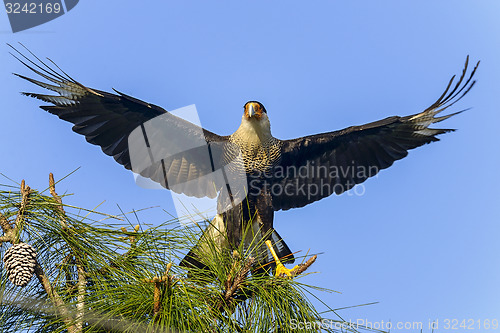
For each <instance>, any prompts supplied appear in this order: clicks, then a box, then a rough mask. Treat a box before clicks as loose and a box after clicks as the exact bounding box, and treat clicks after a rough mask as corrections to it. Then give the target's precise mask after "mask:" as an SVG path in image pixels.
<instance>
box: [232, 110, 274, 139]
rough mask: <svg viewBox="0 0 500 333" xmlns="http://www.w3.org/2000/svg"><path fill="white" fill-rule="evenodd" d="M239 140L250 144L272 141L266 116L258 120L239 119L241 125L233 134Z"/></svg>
mask: <svg viewBox="0 0 500 333" xmlns="http://www.w3.org/2000/svg"><path fill="white" fill-rule="evenodd" d="M234 135H236V136H237V137H238V138H239V139H242V140H244V141H246V142H248V143H250V144H252V143H256V144H258V143H265V142H269V141H270V140H272V139H273V136H272V135H271V124H270V122H269V118H267V115H262V118H261V119H260V120H257V119H254V118H250V119H248V118H246V117H245V116H243V117H242V118H241V125H240V127H238V129H237V130H236V132H234Z"/></svg>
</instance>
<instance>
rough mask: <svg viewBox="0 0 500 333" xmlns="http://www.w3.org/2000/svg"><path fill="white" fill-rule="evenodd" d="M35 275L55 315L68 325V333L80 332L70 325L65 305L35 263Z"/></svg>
mask: <svg viewBox="0 0 500 333" xmlns="http://www.w3.org/2000/svg"><path fill="white" fill-rule="evenodd" d="M35 275H36V277H37V278H38V281H39V282H40V284H41V285H42V287H43V289H44V290H45V292H46V293H47V296H49V299H50V300H51V301H52V303H53V304H54V305H55V307H56V311H57V313H58V314H59V315H60V316H61V318H62V319H63V320H64V322H65V323H66V324H67V325H68V331H69V332H70V333H79V332H80V331H81V330H78V329H77V328H76V327H75V326H74V325H72V319H71V316H70V314H69V312H68V309H67V308H66V304H65V303H64V301H63V300H62V298H61V296H60V295H59V294H58V293H57V291H56V290H55V289H54V288H53V287H52V285H51V284H50V281H49V279H48V277H47V276H46V275H45V273H44V272H43V269H42V266H40V264H39V263H38V261H37V262H36V265H35Z"/></svg>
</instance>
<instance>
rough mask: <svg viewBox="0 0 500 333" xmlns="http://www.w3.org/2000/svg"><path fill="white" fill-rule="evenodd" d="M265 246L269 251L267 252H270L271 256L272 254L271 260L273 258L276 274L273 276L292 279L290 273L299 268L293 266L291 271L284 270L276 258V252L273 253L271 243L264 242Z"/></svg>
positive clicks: (268, 241)
mask: <svg viewBox="0 0 500 333" xmlns="http://www.w3.org/2000/svg"><path fill="white" fill-rule="evenodd" d="M266 246H267V248H268V249H269V251H270V252H271V254H272V256H273V258H274V261H275V262H276V274H275V275H276V276H288V277H292V272H293V271H294V270H296V269H297V268H299V266H295V267H294V268H292V269H288V268H286V267H285V266H283V264H282V263H281V261H280V260H279V258H278V256H277V255H276V252H274V248H273V245H272V243H271V241H270V240H267V241H266Z"/></svg>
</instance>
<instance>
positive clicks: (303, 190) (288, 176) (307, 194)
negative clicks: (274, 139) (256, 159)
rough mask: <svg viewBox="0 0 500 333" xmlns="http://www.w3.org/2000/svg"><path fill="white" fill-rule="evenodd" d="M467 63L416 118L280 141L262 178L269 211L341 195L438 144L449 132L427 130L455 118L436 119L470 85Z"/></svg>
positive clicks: (379, 122) (376, 122)
mask: <svg viewBox="0 0 500 333" xmlns="http://www.w3.org/2000/svg"><path fill="white" fill-rule="evenodd" d="M468 60H469V57H467V61H466V63H465V68H464V70H463V73H462V76H461V77H460V78H459V80H458V82H457V83H456V85H455V86H454V87H453V88H451V87H452V83H453V81H454V77H453V78H452V79H451V80H450V82H449V84H448V86H447V88H446V90H445V91H444V93H443V94H442V95H441V97H440V98H439V99H438V100H437V101H436V102H435V103H433V104H432V105H431V106H429V107H428V108H427V109H425V110H424V111H422V112H420V113H417V114H414V115H410V116H405V117H399V116H394V117H389V118H386V119H382V120H379V121H375V122H372V123H368V124H365V125H361V126H352V127H348V128H345V129H343V130H340V131H334V132H329V133H322V134H316V135H310V136H306V137H302V138H297V139H292V140H285V141H282V153H281V163H280V164H279V165H277V166H276V167H275V169H273V170H272V172H271V173H270V174H269V175H266V179H267V180H268V182H269V184H268V185H269V191H270V192H271V193H272V196H273V198H272V202H273V208H274V210H287V209H290V208H295V207H302V206H305V205H307V204H309V203H311V202H314V201H317V200H320V199H322V198H325V197H327V196H329V195H331V194H333V193H336V194H341V193H343V192H345V191H347V190H349V189H351V188H352V187H354V185H356V184H359V183H362V182H364V181H365V180H366V179H368V178H369V177H372V176H374V175H376V174H377V173H378V172H379V171H380V170H382V169H385V168H388V167H389V166H391V165H392V164H393V163H394V161H396V160H399V159H401V158H403V157H405V156H406V155H408V150H410V149H413V148H416V147H419V146H422V145H424V144H426V143H430V142H433V141H438V140H439V139H438V138H437V135H439V134H443V133H446V132H449V131H452V129H438V128H429V126H430V125H431V124H433V123H437V122H440V121H443V120H445V119H447V118H449V117H451V116H453V115H455V114H457V113H458V112H456V113H452V114H449V115H445V116H437V115H438V114H439V113H440V112H442V111H444V110H445V109H447V108H448V107H450V106H451V105H453V104H454V103H455V102H457V101H458V100H460V98H462V97H463V96H464V95H465V94H466V93H467V92H468V91H469V90H470V89H471V88H472V86H473V85H474V83H475V81H473V80H472V78H473V76H474V73H475V71H476V68H477V65H476V67H475V68H474V69H473V71H472V73H471V74H470V76H469V78H468V79H465V78H466V72H467V65H468ZM478 64H479V62H478ZM450 88H451V90H450Z"/></svg>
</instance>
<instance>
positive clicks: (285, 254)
mask: <svg viewBox="0 0 500 333" xmlns="http://www.w3.org/2000/svg"><path fill="white" fill-rule="evenodd" d="M271 242H272V243H273V247H274V251H276V254H277V255H278V258H280V260H281V261H283V263H287V264H293V263H294V262H295V257H294V256H293V254H292V251H290V248H289V247H288V245H286V243H285V241H284V240H283V239H282V238H281V236H280V235H279V234H278V232H277V231H276V230H273V233H272V234H271ZM271 258H272V257H271ZM273 261H274V259H273Z"/></svg>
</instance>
